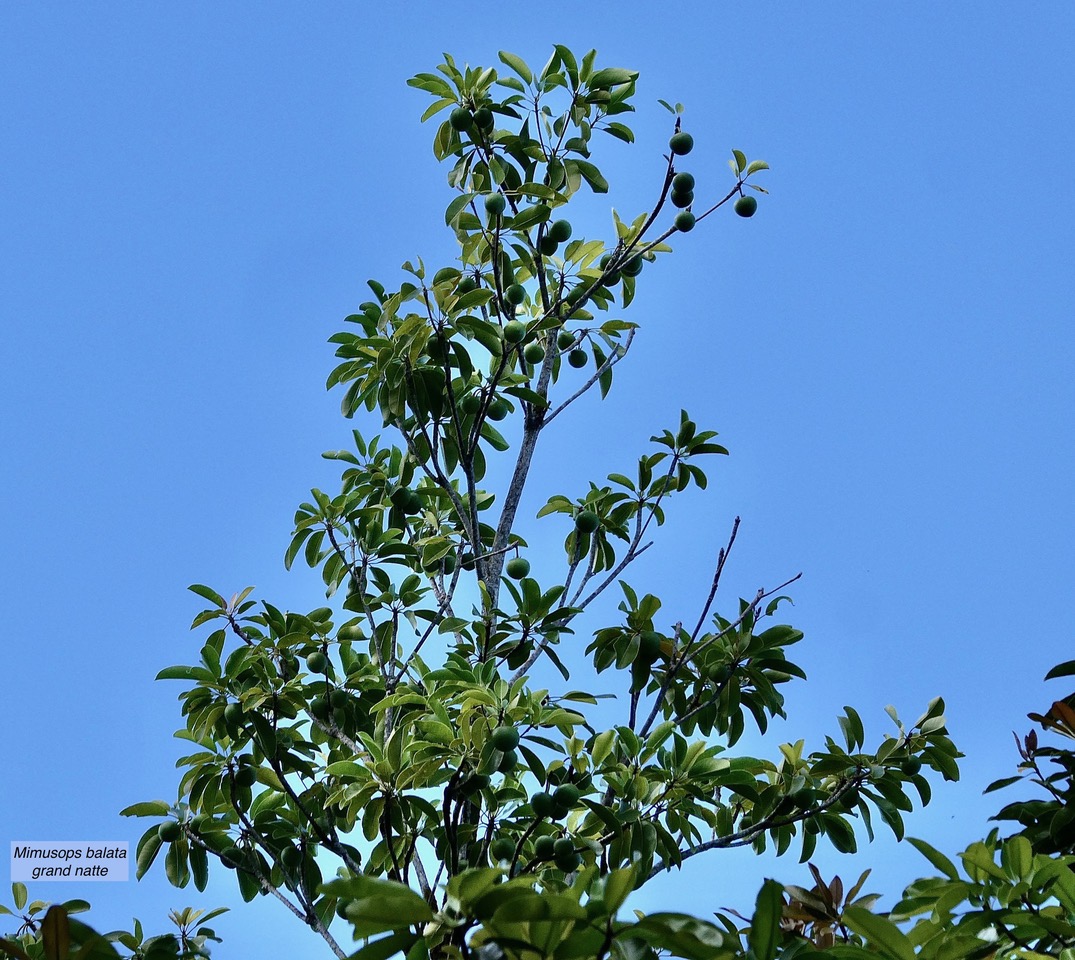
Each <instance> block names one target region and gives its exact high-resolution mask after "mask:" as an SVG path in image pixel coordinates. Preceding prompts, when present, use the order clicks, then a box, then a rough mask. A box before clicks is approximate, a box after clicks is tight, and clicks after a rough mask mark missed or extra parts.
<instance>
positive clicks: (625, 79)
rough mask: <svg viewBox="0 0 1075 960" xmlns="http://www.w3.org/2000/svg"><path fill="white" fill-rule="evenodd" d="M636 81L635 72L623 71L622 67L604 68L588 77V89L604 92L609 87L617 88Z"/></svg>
mask: <svg viewBox="0 0 1075 960" xmlns="http://www.w3.org/2000/svg"><path fill="white" fill-rule="evenodd" d="M637 79H638V71H637V70H625V69H624V68H623V67H605V68H604V69H603V70H598V71H597V73H595V74H594V75H593V76H592V77H590V89H591V90H605V89H608V88H609V87H618V86H619V85H620V84H621V83H631V82H632V81H634V80H637Z"/></svg>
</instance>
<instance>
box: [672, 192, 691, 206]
mask: <svg viewBox="0 0 1075 960" xmlns="http://www.w3.org/2000/svg"><path fill="white" fill-rule="evenodd" d="M668 199H669V200H671V201H672V206H673V207H677V208H678V209H680V210H682V209H683V208H684V207H689V206H690V205H691V204H692V203H694V191H693V190H688V191H687V192H686V193H679V192H678V191H676V190H673V191H672V195H671V196H670V197H669V198H668Z"/></svg>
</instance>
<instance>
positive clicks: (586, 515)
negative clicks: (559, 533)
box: [575, 510, 601, 533]
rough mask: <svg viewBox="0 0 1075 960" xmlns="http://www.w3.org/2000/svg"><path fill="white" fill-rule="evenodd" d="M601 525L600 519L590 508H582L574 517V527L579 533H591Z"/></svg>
mask: <svg viewBox="0 0 1075 960" xmlns="http://www.w3.org/2000/svg"><path fill="white" fill-rule="evenodd" d="M600 525H601V519H600V517H598V516H597V514H596V513H594V512H593V511H592V510H582V511H580V513H579V515H578V516H577V517H575V529H576V530H578V532H579V533H593V532H594V531H595V530H596V529H597V528H598V527H599V526H600Z"/></svg>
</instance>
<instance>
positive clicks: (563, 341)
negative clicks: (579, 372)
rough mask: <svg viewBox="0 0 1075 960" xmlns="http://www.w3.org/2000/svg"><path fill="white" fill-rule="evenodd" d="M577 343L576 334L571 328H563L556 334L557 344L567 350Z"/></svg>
mask: <svg viewBox="0 0 1075 960" xmlns="http://www.w3.org/2000/svg"><path fill="white" fill-rule="evenodd" d="M574 343H575V335H574V334H573V333H572V332H571V331H570V330H561V331H560V332H559V333H558V334H556V346H557V347H559V348H560V349H561V350H566V349H567V348H568V347H570V346H572V345H573V344H574Z"/></svg>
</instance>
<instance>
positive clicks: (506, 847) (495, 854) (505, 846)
mask: <svg viewBox="0 0 1075 960" xmlns="http://www.w3.org/2000/svg"><path fill="white" fill-rule="evenodd" d="M489 854H490V855H491V856H492V858H493V859H494V860H510V859H511V858H512V857H513V856H515V843H514V842H513V841H511V840H509V839H508V838H507V837H497V838H496V839H495V840H494V841H493V842H492V843H491V844H489Z"/></svg>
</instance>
